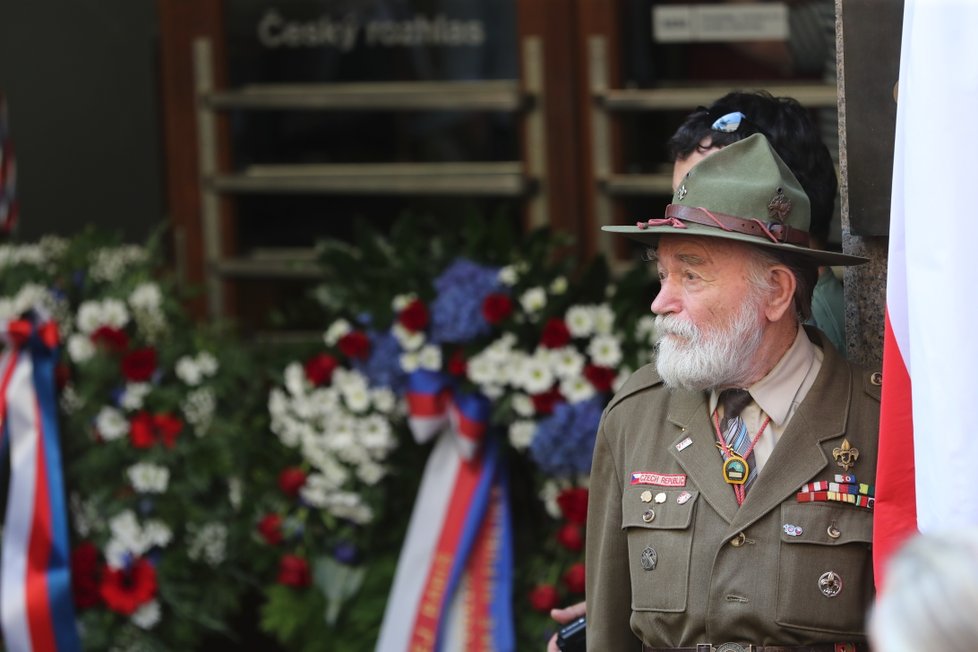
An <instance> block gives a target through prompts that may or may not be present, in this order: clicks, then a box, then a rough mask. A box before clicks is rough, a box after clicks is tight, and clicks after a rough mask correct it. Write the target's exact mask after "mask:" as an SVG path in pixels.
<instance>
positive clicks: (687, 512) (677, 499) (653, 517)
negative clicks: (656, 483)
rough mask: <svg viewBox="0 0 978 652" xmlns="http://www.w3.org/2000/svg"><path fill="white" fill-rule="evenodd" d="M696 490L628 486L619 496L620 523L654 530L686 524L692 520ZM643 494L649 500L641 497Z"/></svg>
mask: <svg viewBox="0 0 978 652" xmlns="http://www.w3.org/2000/svg"><path fill="white" fill-rule="evenodd" d="M646 492H648V493H647V494H646ZM699 493H700V492H698V491H693V490H691V489H666V488H663V487H650V486H648V485H631V486H628V487H626V488H625V491H624V492H623V495H622V498H621V527H622V529H625V528H630V527H641V528H648V529H656V530H678V529H685V528H688V527H689V525H690V523H691V522H692V520H693V507H694V506H695V505H696V499H697V498H698V497H699ZM643 494H645V497H646V498H649V500H642V498H643ZM656 501H658V502H656Z"/></svg>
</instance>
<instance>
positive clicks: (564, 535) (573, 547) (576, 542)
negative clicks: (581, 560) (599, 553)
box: [557, 523, 584, 552]
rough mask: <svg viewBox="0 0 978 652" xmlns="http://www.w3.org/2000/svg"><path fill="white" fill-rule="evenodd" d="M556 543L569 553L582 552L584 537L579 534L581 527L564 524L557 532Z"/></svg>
mask: <svg viewBox="0 0 978 652" xmlns="http://www.w3.org/2000/svg"><path fill="white" fill-rule="evenodd" d="M557 543H559V544H560V545H562V546H563V547H565V548H567V549H568V550H570V551H571V552H580V551H582V550H584V536H583V534H582V532H581V526H580V525H578V524H577V523H564V525H563V526H562V527H561V528H560V529H559V530H557Z"/></svg>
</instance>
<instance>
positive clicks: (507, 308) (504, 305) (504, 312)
mask: <svg viewBox="0 0 978 652" xmlns="http://www.w3.org/2000/svg"><path fill="white" fill-rule="evenodd" d="M512 314H513V300H512V299H510V298H509V297H508V296H507V295H505V294H502V293H500V292H494V293H493V294H490V295H489V296H487V297H486V298H485V300H483V302H482V317H483V318H484V319H485V320H486V321H487V322H489V323H490V324H491V325H493V326H496V325H498V324H501V323H502V322H504V321H505V320H506V319H507V318H508V317H509V316H510V315H512Z"/></svg>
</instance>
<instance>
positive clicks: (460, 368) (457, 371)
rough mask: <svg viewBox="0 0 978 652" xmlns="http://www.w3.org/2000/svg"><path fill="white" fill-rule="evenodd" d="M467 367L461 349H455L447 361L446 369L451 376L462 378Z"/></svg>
mask: <svg viewBox="0 0 978 652" xmlns="http://www.w3.org/2000/svg"><path fill="white" fill-rule="evenodd" d="M468 366H469V362H468V360H466V359H465V354H464V353H463V352H462V349H456V350H455V352H454V353H452V356H451V357H450V358H449V359H448V364H447V365H446V369H447V370H448V373H449V374H451V375H452V376H464V375H465V372H466V371H467V370H468Z"/></svg>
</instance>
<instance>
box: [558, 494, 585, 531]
mask: <svg viewBox="0 0 978 652" xmlns="http://www.w3.org/2000/svg"><path fill="white" fill-rule="evenodd" d="M557 505H559V506H560V513H561V514H563V515H564V518H566V519H567V520H568V521H570V522H571V523H577V524H578V525H584V524H585V523H586V522H587V489H585V488H584V487H574V488H573V489H564V490H563V491H561V492H560V494H559V495H558V496H557Z"/></svg>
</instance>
